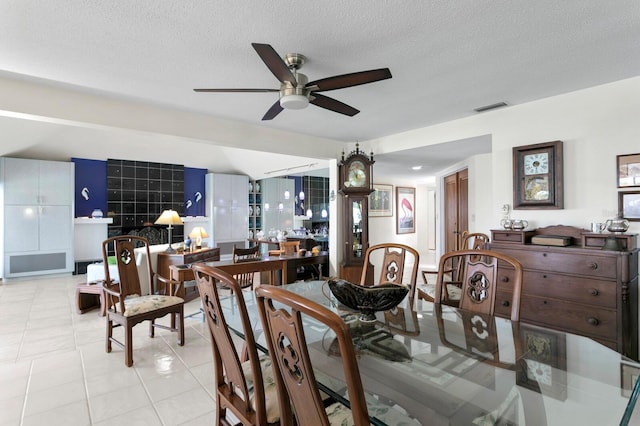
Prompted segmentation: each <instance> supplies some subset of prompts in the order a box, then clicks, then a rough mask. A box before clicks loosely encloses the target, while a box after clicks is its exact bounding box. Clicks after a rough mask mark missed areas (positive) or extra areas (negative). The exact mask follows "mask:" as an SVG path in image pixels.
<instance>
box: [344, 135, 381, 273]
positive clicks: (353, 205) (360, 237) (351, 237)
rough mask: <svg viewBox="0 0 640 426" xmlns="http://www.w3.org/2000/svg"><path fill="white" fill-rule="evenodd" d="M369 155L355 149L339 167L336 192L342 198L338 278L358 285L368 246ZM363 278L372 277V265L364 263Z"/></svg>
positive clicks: (370, 160)
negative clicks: (341, 234) (365, 275)
mask: <svg viewBox="0 0 640 426" xmlns="http://www.w3.org/2000/svg"><path fill="white" fill-rule="evenodd" d="M373 163H375V161H374V160H373V153H371V155H370V156H367V155H366V154H365V153H364V152H362V151H360V148H359V145H358V144H356V149H355V150H354V151H351V153H350V154H349V155H348V156H347V158H345V157H344V152H343V153H342V160H341V161H340V164H339V180H340V182H339V185H340V189H339V192H340V193H341V194H342V195H343V196H344V203H343V204H342V205H343V209H344V210H343V213H342V217H343V220H342V223H343V228H342V229H343V233H344V240H345V241H344V257H343V262H342V264H341V265H340V278H342V279H345V280H348V281H351V282H354V283H359V282H360V276H361V274H362V268H363V267H364V254H365V252H366V250H367V248H368V247H369V194H370V193H371V192H373V180H372V172H373ZM366 267H367V275H368V276H370V277H373V265H371V264H367V265H366Z"/></svg>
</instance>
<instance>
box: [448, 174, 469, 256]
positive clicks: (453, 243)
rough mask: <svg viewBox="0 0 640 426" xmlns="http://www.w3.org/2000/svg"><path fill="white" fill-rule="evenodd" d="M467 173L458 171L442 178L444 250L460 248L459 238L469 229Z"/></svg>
mask: <svg viewBox="0 0 640 426" xmlns="http://www.w3.org/2000/svg"><path fill="white" fill-rule="evenodd" d="M468 198H469V172H468V170H467V169H464V170H460V171H459V172H456V173H453V174H451V175H449V176H446V177H445V178H444V232H445V234H444V249H445V253H446V252H449V251H452V250H458V249H459V248H460V236H461V235H462V232H464V231H467V230H468V228H469V206H468V203H469V201H468Z"/></svg>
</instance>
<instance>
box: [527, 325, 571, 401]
mask: <svg viewBox="0 0 640 426" xmlns="http://www.w3.org/2000/svg"><path fill="white" fill-rule="evenodd" d="M520 339H521V340H522V348H523V353H524V361H525V363H524V365H523V368H520V369H518V370H517V372H516V384H518V385H520V386H523V387H525V388H527V389H531V390H533V391H536V392H539V393H542V394H544V395H548V396H551V397H553V398H555V399H558V400H560V401H564V400H565V399H567V342H566V337H565V335H564V334H561V333H555V332H553V331H551V330H546V329H545V330H543V329H540V328H537V327H533V326H526V325H521V326H520Z"/></svg>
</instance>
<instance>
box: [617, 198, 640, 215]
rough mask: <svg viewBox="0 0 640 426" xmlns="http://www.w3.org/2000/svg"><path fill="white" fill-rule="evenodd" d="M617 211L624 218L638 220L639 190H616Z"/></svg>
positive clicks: (639, 208) (639, 213)
mask: <svg viewBox="0 0 640 426" xmlns="http://www.w3.org/2000/svg"><path fill="white" fill-rule="evenodd" d="M618 211H619V212H620V213H621V214H622V217H623V218H624V219H627V220H628V221H631V222H640V191H628V192H618Z"/></svg>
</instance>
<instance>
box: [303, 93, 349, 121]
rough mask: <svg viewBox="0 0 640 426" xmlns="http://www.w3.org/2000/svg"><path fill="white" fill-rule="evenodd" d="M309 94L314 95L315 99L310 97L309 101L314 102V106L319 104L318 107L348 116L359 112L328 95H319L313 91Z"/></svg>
mask: <svg viewBox="0 0 640 426" xmlns="http://www.w3.org/2000/svg"><path fill="white" fill-rule="evenodd" d="M311 96H312V97H314V98H315V99H312V100H310V101H309V102H310V103H312V104H314V105H315V106H319V107H320V108H324V109H328V110H330V111H334V112H338V113H340V114H344V115H348V116H349V117H353V116H354V115H356V114H357V113H359V112H360V111H359V110H357V109H355V108H354V107H352V106H349V105H347V104H345V103H342V102H340V101H337V100H335V99H333V98H330V97H328V96H324V95H320V94H317V93H315V92H314V93H313V94H312V95H311Z"/></svg>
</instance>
